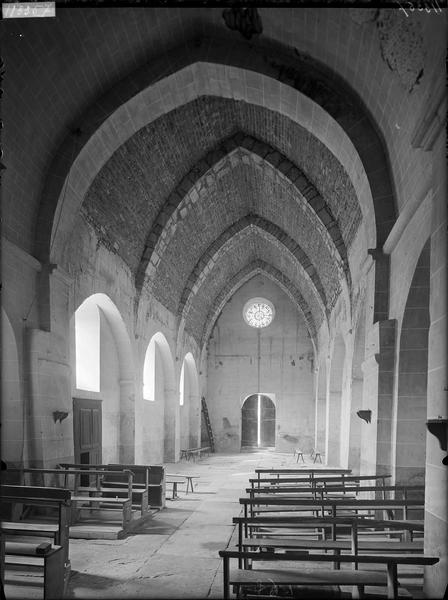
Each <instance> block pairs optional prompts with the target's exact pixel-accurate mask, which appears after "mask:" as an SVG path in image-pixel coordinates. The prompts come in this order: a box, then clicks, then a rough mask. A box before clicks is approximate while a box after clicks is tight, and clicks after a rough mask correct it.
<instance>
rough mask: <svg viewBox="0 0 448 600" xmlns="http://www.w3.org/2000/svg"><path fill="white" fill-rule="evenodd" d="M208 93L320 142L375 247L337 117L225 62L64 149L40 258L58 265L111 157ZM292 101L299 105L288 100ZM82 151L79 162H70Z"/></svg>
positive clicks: (41, 230) (43, 214) (200, 66)
mask: <svg viewBox="0 0 448 600" xmlns="http://www.w3.org/2000/svg"><path fill="white" fill-rule="evenodd" d="M249 73H250V83H251V85H254V82H255V85H256V88H255V89H259V90H260V93H259V94H254V93H253V92H254V89H253V88H251V86H249V85H248V81H247V79H248V74H249ZM273 87H275V88H276V90H277V94H276V95H273V94H272V89H273ZM263 90H270V93H269V94H267V93H266V94H264V93H263ZM203 95H218V96H221V97H224V98H233V99H234V100H244V101H246V102H249V103H253V104H258V105H261V106H264V107H265V108H267V109H269V110H273V111H276V112H279V113H280V114H282V115H283V116H285V117H288V118H290V119H292V120H293V121H295V122H296V123H297V124H298V125H300V126H302V127H304V128H305V129H307V130H308V131H310V133H312V134H313V135H314V136H315V137H316V138H318V139H319V140H320V141H321V142H322V143H323V144H324V145H325V146H326V147H327V148H328V149H329V150H330V151H331V152H332V153H333V154H334V156H335V157H336V158H337V159H338V160H339V162H340V163H341V164H342V166H343V167H344V169H345V171H346V172H347V174H348V176H349V177H350V179H351V181H352V184H353V186H354V189H355V191H356V194H357V197H358V200H359V203H360V207H361V211H362V214H363V221H364V223H371V224H372V226H371V227H370V228H369V229H368V230H367V237H368V239H367V244H368V246H369V247H375V245H376V235H375V231H374V227H373V223H374V222H375V212H374V206H373V199H372V193H371V190H370V186H369V182H368V179H367V175H366V171H365V169H364V166H363V164H362V162H361V159H360V156H359V154H358V152H357V150H356V148H355V147H354V145H353V143H352V142H351V140H350V138H349V137H348V135H347V134H346V133H345V132H344V130H343V129H342V127H341V126H340V125H339V124H338V123H337V122H336V121H335V119H333V118H332V117H331V116H330V115H329V114H328V113H327V112H326V111H325V110H324V109H323V108H321V107H320V106H319V105H318V104H317V103H316V102H314V101H313V100H311V99H310V98H309V97H307V96H305V95H304V94H302V93H301V92H299V91H297V90H295V89H292V88H291V87H290V86H288V85H286V84H283V83H281V82H279V81H277V80H275V79H273V78H271V77H268V76H266V75H263V74H261V73H258V72H253V71H250V72H249V71H247V70H244V69H241V68H239V67H234V66H229V65H224V64H220V63H207V62H196V63H193V64H190V65H188V66H186V67H184V68H182V69H180V70H179V71H177V72H176V73H172V74H170V75H168V76H167V77H164V78H163V79H162V80H160V81H157V82H156V83H153V84H152V85H151V84H150V85H149V86H148V87H146V88H145V89H143V90H142V91H139V92H138V93H137V94H135V96H133V97H132V98H131V99H129V100H128V101H127V102H125V103H124V104H121V105H120V106H118V107H117V106H114V107H113V110H112V111H111V114H110V116H109V117H108V118H106V119H105V120H103V122H102V124H101V125H100V126H99V127H98V128H97V129H96V130H95V131H94V132H92V133H91V135H90V137H89V138H88V139H87V140H86V141H85V143H84V145H83V146H82V147H80V144H81V143H82V142H75V143H74V147H75V148H76V146H78V147H77V150H75V151H73V146H72V151H70V150H69V149H68V147H66V148H64V149H63V150H62V151H61V153H60V155H59V156H58V158H57V160H55V164H54V165H53V168H52V169H51V170H50V175H49V177H48V179H47V182H46V185H45V189H44V193H43V199H44V200H45V203H41V210H40V213H39V219H38V227H37V235H36V252H37V254H38V256H39V257H40V259H41V260H44V261H48V260H49V261H51V262H54V263H56V264H57V263H58V261H59V260H60V258H61V256H62V252H63V248H64V244H65V241H66V240H67V239H69V236H70V234H71V231H72V229H73V226H74V222H75V219H76V216H77V214H78V212H79V210H80V208H81V205H82V203H83V200H84V197H85V195H86V193H87V191H88V189H89V187H90V185H91V183H92V181H93V180H94V178H95V176H96V174H97V173H98V172H99V170H100V169H101V168H102V166H103V165H104V164H105V163H106V162H107V160H108V159H109V158H110V157H111V155H112V154H113V152H114V151H115V150H116V149H117V148H118V147H119V146H120V145H122V144H123V143H124V142H126V140H127V139H129V138H130V137H131V136H132V135H133V134H134V133H136V132H137V131H138V130H139V129H141V128H142V127H144V126H146V125H148V124H149V123H151V122H152V121H154V120H155V119H157V118H158V117H160V116H161V115H163V114H165V113H167V112H169V111H171V110H173V109H174V108H176V107H178V106H181V105H183V104H185V103H187V102H190V101H192V100H194V99H196V98H198V97H199V96H203ZM291 97H292V98H293V100H294V104H292V103H291V102H290V101H287V98H291ZM283 98H284V99H285V100H284V101H283V100H282V99H283ZM276 99H277V100H276ZM278 99H280V101H278ZM110 101H112V100H110ZM115 102H116V100H115ZM66 146H68V142H67V144H66ZM76 153H77V155H76V158H75V159H74V161H73V163H72V164H69V162H70V161H71V159H72V156H73V155H75V154H76ZM56 198H57V199H56ZM49 223H51V236H50V231H49Z"/></svg>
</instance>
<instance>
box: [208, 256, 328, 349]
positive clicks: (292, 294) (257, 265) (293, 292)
mask: <svg viewBox="0 0 448 600" xmlns="http://www.w3.org/2000/svg"><path fill="white" fill-rule="evenodd" d="M258 273H263V274H264V275H266V276H267V277H268V278H270V279H271V280H272V281H274V282H275V283H276V284H277V285H278V286H279V287H280V288H281V289H282V290H283V291H284V292H285V293H286V295H287V296H288V297H289V298H290V300H291V301H292V302H293V304H294V305H295V306H296V307H297V309H298V311H299V312H300V313H301V315H302V316H303V318H304V320H305V323H306V325H307V328H308V331H309V334H310V338H311V341H312V343H313V346H314V345H315V339H314V338H315V335H316V324H315V322H314V319H313V316H312V314H311V312H310V310H309V308H308V307H307V306H306V303H305V301H304V299H303V297H302V295H301V294H300V292H299V291H298V290H297V288H296V287H295V286H294V284H293V283H292V282H291V281H289V280H288V279H287V278H286V277H285V276H284V275H283V274H282V273H280V272H279V271H278V270H277V269H276V268H275V267H272V265H269V264H268V263H266V262H265V261H263V260H256V261H253V262H252V263H250V264H249V265H247V266H246V267H245V268H244V269H242V270H241V271H240V272H239V273H238V274H237V275H236V276H235V277H233V279H232V280H231V281H230V282H229V283H228V284H227V285H226V286H225V288H224V289H223V290H221V293H220V294H219V295H218V296H217V298H215V301H214V303H213V306H212V308H211V309H210V311H209V314H208V315H207V319H206V321H205V323H204V328H203V334H202V336H201V344H200V346H201V349H202V352H204V350H205V347H206V344H207V341H208V338H209V337H210V334H211V332H212V329H213V327H214V324H215V322H216V320H217V318H218V317H219V314H220V313H221V311H222V309H223V308H224V305H225V304H226V302H227V301H228V300H229V298H231V297H232V296H233V294H234V293H235V292H236V290H238V289H239V288H240V287H241V286H242V285H243V284H244V283H246V282H247V281H249V280H250V279H251V278H252V277H254V276H255V275H257V274H258Z"/></svg>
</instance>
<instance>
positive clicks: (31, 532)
mask: <svg viewBox="0 0 448 600" xmlns="http://www.w3.org/2000/svg"><path fill="white" fill-rule="evenodd" d="M0 495H1V501H2V502H3V503H9V504H11V505H12V506H14V505H24V506H27V507H31V506H32V507H36V508H38V509H48V508H50V509H52V510H53V511H54V512H55V513H56V522H53V523H48V522H46V519H45V518H44V517H38V521H37V522H36V521H35V520H34V521H33V522H30V521H25V520H21V519H20V518H18V519H17V520H11V519H8V520H6V519H5V520H2V524H1V529H2V533H3V535H4V536H27V537H41V538H49V539H51V542H52V543H53V544H55V545H57V546H61V547H62V549H63V557H64V563H63V564H64V579H65V583H66V584H67V582H68V578H69V576H70V559H69V538H70V528H69V526H70V522H71V507H72V505H71V492H70V490H67V489H59V488H52V487H37V486H21V485H2V486H1V487H0ZM13 513H14V511H13Z"/></svg>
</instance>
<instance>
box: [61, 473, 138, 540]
mask: <svg viewBox="0 0 448 600" xmlns="http://www.w3.org/2000/svg"><path fill="white" fill-rule="evenodd" d="M102 467H103V468H99V469H95V468H93V465H84V466H83V468H82V469H77V468H72V467H71V466H67V467H62V466H61V465H60V468H59V469H57V471H59V473H60V474H62V475H63V477H64V486H65V487H67V488H69V489H71V490H72V523H75V522H77V521H78V520H81V518H82V517H81V514H82V512H84V511H87V510H88V511H89V513H92V512H93V511H97V512H103V511H106V512H109V513H110V512H111V511H114V512H116V511H120V519H121V527H122V528H123V529H124V530H126V529H128V527H129V524H130V522H131V521H132V483H133V474H132V472H131V471H129V470H128V469H123V470H122V471H121V474H122V475H123V476H124V477H125V478H126V480H127V481H126V488H125V489H120V490H113V488H104V487H103V486H102V480H103V478H104V477H107V476H113V475H116V474H117V472H116V471H113V470H108V469H107V465H102ZM82 478H84V479H85V478H87V481H83V479H82ZM92 479H93V480H94V482H93V485H92ZM82 484H87V485H82ZM111 492H113V493H114V494H115V497H110V496H111V494H110V493H111ZM118 494H120V495H121V497H118Z"/></svg>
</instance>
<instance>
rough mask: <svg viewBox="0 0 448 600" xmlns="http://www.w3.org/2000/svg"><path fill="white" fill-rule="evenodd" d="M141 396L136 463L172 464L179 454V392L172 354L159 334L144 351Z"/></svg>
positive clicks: (152, 338)
mask: <svg viewBox="0 0 448 600" xmlns="http://www.w3.org/2000/svg"><path fill="white" fill-rule="evenodd" d="M142 396H143V397H142V403H141V405H140V407H139V410H138V418H137V421H136V422H137V424H138V429H137V431H136V454H137V456H138V457H139V458H138V460H139V461H143V462H145V463H149V462H156V463H157V462H164V461H166V462H175V461H176V460H177V457H178V455H179V392H178V388H177V386H176V382H175V374H174V361H173V355H172V352H171V349H170V346H169V343H168V341H167V339H166V337H165V335H164V334H163V333H162V332H161V331H158V332H156V333H154V335H153V336H152V337H151V339H150V340H149V342H148V345H147V347H146V350H145V358H144V363H143V394H142Z"/></svg>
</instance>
